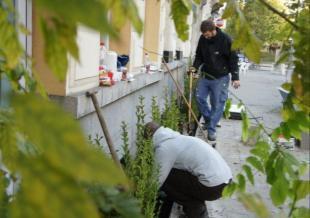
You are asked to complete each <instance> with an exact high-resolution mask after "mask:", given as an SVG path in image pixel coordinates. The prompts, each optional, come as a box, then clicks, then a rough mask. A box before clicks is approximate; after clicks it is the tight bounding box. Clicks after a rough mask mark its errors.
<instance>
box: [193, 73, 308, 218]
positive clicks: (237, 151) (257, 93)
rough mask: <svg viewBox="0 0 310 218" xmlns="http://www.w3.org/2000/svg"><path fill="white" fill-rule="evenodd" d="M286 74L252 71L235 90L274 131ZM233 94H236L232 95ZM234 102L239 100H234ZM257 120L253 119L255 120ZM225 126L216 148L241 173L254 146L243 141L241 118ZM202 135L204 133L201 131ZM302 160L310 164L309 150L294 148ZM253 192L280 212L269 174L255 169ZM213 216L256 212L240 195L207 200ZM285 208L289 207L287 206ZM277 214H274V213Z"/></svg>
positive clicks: (228, 217)
mask: <svg viewBox="0 0 310 218" xmlns="http://www.w3.org/2000/svg"><path fill="white" fill-rule="evenodd" d="M284 81H285V77H284V76H283V75H280V74H277V73H273V72H271V71H257V70H256V71H254V70H251V71H249V72H248V73H247V74H246V75H244V76H243V77H242V78H241V87H240V89H238V90H231V91H232V92H233V93H234V94H236V95H237V96H238V97H239V98H241V99H242V101H243V102H244V103H245V104H246V105H247V106H248V107H249V108H250V110H251V111H252V112H253V113H254V115H255V116H256V117H258V118H259V119H260V120H261V122H262V123H264V125H265V126H266V127H267V130H268V131H271V130H272V129H273V128H274V127H276V126H278V125H279V123H280V122H281V117H280V109H281V106H282V103H281V101H282V98H281V96H280V93H279V92H278V90H277V87H279V86H280V85H281V84H282V83H283V82H284ZM230 97H232V96H230ZM233 102H234V103H238V102H236V101H234V100H233ZM252 122H253V123H254V121H253V120H251V123H252ZM221 124H222V127H221V128H218V133H217V134H218V140H217V147H216V149H217V150H218V151H219V152H220V153H221V155H222V156H223V157H224V159H225V160H226V161H227V162H228V164H229V166H230V167H231V169H232V171H233V175H237V174H238V173H239V172H240V171H241V166H242V164H243V163H244V162H245V159H246V158H247V156H248V154H249V150H250V149H251V147H249V146H245V145H243V144H242V142H241V125H242V124H241V121H240V120H225V119H222V120H221ZM197 134H198V135H201V132H200V133H199V132H198V133H197ZM291 152H292V153H293V154H294V155H296V156H297V157H298V159H299V160H304V161H307V162H308V163H309V151H305V150H301V149H299V148H297V147H295V149H294V150H293V151H291ZM247 190H248V191H249V192H251V193H253V192H256V193H259V194H260V195H261V197H262V199H263V201H264V202H265V204H266V206H267V207H268V208H269V210H270V212H271V213H272V215H274V214H275V213H277V212H279V209H278V208H275V207H273V205H272V202H271V199H270V197H269V188H268V185H267V184H266V182H265V177H264V176H262V175H260V174H259V173H257V172H255V187H251V186H250V185H249V186H247ZM207 207H208V211H209V217H210V218H222V217H225V218H243V217H244V218H251V217H255V216H254V214H252V213H251V212H249V211H247V210H246V209H245V208H244V207H243V205H242V204H241V203H240V202H239V201H238V199H237V198H236V196H233V197H232V198H231V199H220V200H217V201H213V202H207ZM283 209H284V210H285V208H283ZM272 217H274V216H272Z"/></svg>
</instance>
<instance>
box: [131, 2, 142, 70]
mask: <svg viewBox="0 0 310 218" xmlns="http://www.w3.org/2000/svg"><path fill="white" fill-rule="evenodd" d="M135 3H136V5H137V8H138V11H139V16H140V18H141V20H142V22H144V15H145V1H143V0H135ZM131 29H132V32H131V43H130V57H129V59H130V68H129V70H130V71H132V70H133V69H134V68H136V67H141V66H143V53H144V52H143V45H144V35H143V33H142V34H141V36H139V34H138V33H137V32H136V31H135V30H134V28H133V27H132V28H131Z"/></svg>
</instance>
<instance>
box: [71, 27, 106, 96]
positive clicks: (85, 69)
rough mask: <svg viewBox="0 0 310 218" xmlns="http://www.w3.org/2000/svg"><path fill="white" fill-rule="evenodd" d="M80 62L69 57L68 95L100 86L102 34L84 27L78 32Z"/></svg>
mask: <svg viewBox="0 0 310 218" xmlns="http://www.w3.org/2000/svg"><path fill="white" fill-rule="evenodd" d="M77 44H78V47H79V54H80V60H79V62H78V61H76V60H74V58H73V57H69V68H68V73H67V84H66V85H67V87H66V94H67V95H68V94H72V93H76V92H80V91H85V90H87V89H90V88H93V87H97V86H98V84H99V78H98V75H99V71H98V68H99V47H100V33H99V32H97V31H94V30H92V29H90V28H86V27H84V26H79V28H78V31H77Z"/></svg>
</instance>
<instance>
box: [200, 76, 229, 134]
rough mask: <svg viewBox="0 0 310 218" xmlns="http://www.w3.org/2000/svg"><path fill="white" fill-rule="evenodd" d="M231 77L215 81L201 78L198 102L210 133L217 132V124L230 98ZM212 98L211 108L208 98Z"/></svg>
mask: <svg viewBox="0 0 310 218" xmlns="http://www.w3.org/2000/svg"><path fill="white" fill-rule="evenodd" d="M228 87H229V76H228V75H226V76H223V77H221V78H218V79H215V80H208V79H204V78H201V79H199V81H198V85H197V88H196V101H197V105H198V108H199V111H200V113H201V114H202V116H203V118H204V119H205V121H206V122H207V121H209V122H207V123H208V125H207V126H206V127H207V130H208V133H212V134H213V133H215V132H216V124H217V123H218V122H219V121H220V119H221V117H222V114H223V111H224V106H225V102H226V100H227V97H228ZM209 96H210V106H209V104H208V101H207V99H208V97H209Z"/></svg>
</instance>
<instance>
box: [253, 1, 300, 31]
mask: <svg viewBox="0 0 310 218" xmlns="http://www.w3.org/2000/svg"><path fill="white" fill-rule="evenodd" d="M259 1H260V2H261V3H262V4H263V5H265V6H266V7H267V8H268V9H269V10H270V11H272V12H274V13H275V14H277V15H279V16H280V17H282V18H283V19H284V20H285V21H287V22H288V23H289V24H290V25H292V26H293V27H294V28H295V29H296V30H301V28H300V26H298V25H297V24H296V23H294V22H293V21H291V20H290V19H288V17H287V16H285V14H283V13H281V12H280V11H278V10H277V9H275V8H274V7H273V6H271V5H270V4H269V3H268V2H266V1H265V0H259Z"/></svg>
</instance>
